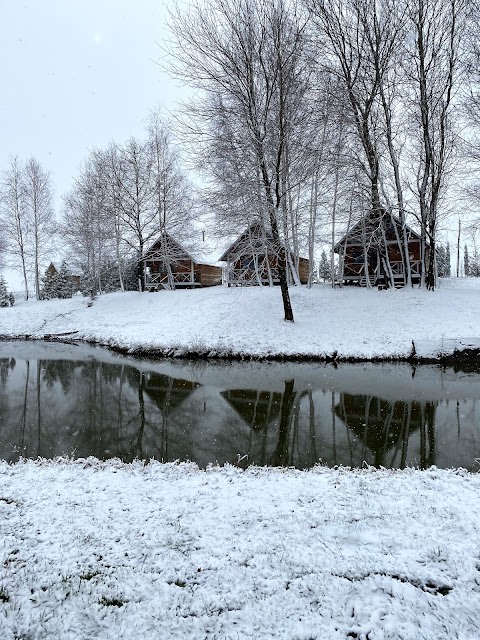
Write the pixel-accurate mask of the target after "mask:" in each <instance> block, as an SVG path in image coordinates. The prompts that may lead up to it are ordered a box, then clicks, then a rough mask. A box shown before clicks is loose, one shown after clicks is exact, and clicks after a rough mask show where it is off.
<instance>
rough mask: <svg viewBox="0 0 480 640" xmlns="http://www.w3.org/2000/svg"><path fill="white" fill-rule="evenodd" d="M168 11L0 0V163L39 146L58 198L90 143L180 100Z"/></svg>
mask: <svg viewBox="0 0 480 640" xmlns="http://www.w3.org/2000/svg"><path fill="white" fill-rule="evenodd" d="M166 14H167V12H166V9H165V3H164V2H162V0H0V78H1V84H0V96H1V97H0V169H4V168H6V166H7V164H8V161H9V157H10V156H12V155H19V156H20V157H22V158H25V157H28V156H30V155H33V156H35V157H36V158H37V159H38V160H39V161H40V162H41V163H42V165H43V166H44V167H45V168H46V169H48V170H49V171H51V173H52V177H53V183H54V187H55V192H56V202H58V201H59V196H60V194H62V193H64V192H65V191H66V190H67V189H68V188H69V187H70V185H71V183H72V177H73V176H75V175H76V173H77V168H78V165H79V164H80V162H81V161H82V160H83V159H84V158H85V156H86V154H87V151H88V149H91V148H93V147H102V146H104V145H107V144H108V142H109V141H110V140H112V139H114V140H116V141H118V142H121V141H123V140H125V139H126V138H128V137H129V136H130V135H141V133H142V127H143V124H144V122H145V120H146V118H147V117H148V114H149V112H150V111H151V110H153V109H154V108H155V107H156V106H158V105H160V106H164V107H166V108H167V109H168V108H174V105H175V100H177V99H178V96H179V94H180V90H179V89H178V88H177V87H176V85H175V83H174V81H172V80H171V79H169V78H168V76H167V74H166V73H165V72H163V71H162V69H161V68H160V67H159V66H158V62H159V61H160V60H161V58H162V56H163V53H162V50H161V48H160V46H159V45H160V44H161V43H162V42H164V41H165V39H166V38H167V32H166V26H165V19H166Z"/></svg>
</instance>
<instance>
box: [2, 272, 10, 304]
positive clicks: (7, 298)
mask: <svg viewBox="0 0 480 640" xmlns="http://www.w3.org/2000/svg"><path fill="white" fill-rule="evenodd" d="M9 306H10V296H9V294H8V291H7V285H6V283H5V279H4V277H3V276H2V275H0V307H9Z"/></svg>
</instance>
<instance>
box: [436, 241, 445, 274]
mask: <svg viewBox="0 0 480 640" xmlns="http://www.w3.org/2000/svg"><path fill="white" fill-rule="evenodd" d="M446 257H447V250H446V249H445V247H444V246H443V244H437V273H438V277H439V278H445V269H446Z"/></svg>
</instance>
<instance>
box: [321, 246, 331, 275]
mask: <svg viewBox="0 0 480 640" xmlns="http://www.w3.org/2000/svg"><path fill="white" fill-rule="evenodd" d="M318 277H319V279H320V280H323V282H330V281H331V279H332V269H331V266H330V260H328V258H327V252H326V251H325V249H324V250H323V251H322V257H321V258H320V263H319V265H318Z"/></svg>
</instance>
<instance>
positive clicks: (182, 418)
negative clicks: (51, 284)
mask: <svg viewBox="0 0 480 640" xmlns="http://www.w3.org/2000/svg"><path fill="white" fill-rule="evenodd" d="M32 349H33V347H32ZM40 353H41V354H42V356H43V354H44V351H41V352H40ZM77 354H78V352H77V351H75V349H73V348H72V356H73V357H71V358H70V359H66V360H61V359H57V360H48V359H46V358H44V357H38V358H31V359H30V360H29V359H27V358H25V359H22V358H17V359H13V358H11V357H10V358H0V459H5V460H9V461H11V462H13V461H15V460H18V458H19V457H20V456H25V457H32V458H35V457H37V456H44V457H48V458H53V457H55V456H58V455H73V456H75V457H86V456H90V455H92V456H96V457H98V458H100V459H106V458H112V457H119V458H121V459H122V460H124V461H125V462H129V461H131V460H133V459H135V458H141V459H151V458H155V459H157V460H161V461H166V462H168V461H173V460H191V461H194V462H197V463H198V464H199V466H201V467H205V466H207V465H208V464H210V463H219V464H224V463H226V462H228V463H234V464H240V465H241V466H248V465H249V464H255V465H260V466H264V465H272V466H295V467H297V468H310V467H312V466H313V465H315V464H317V463H322V464H327V465H330V466H333V465H346V466H352V467H360V466H362V464H364V463H367V464H370V465H376V466H385V467H405V466H407V465H411V466H417V467H421V468H426V467H428V466H430V465H432V464H437V465H438V466H444V467H445V466H450V465H451V464H452V462H453V463H454V466H465V467H466V468H469V469H476V468H477V467H478V463H476V462H475V460H476V459H477V458H479V457H480V432H479V429H478V425H479V424H480V407H479V406H478V404H477V405H476V404H475V402H476V401H475V399H472V398H469V396H468V395H467V396H466V399H465V400H460V401H459V400H456V401H454V402H452V401H451V400H448V399H440V400H438V399H437V400H423V399H422V398H421V396H419V395H418V393H417V391H416V390H414V391H412V392H411V395H412V396H414V399H405V398H404V399H403V400H398V401H393V400H387V399H385V398H381V397H379V396H376V395H367V394H363V395H355V394H352V393H347V392H345V391H341V390H340V389H338V387H339V386H340V384H342V381H341V380H340V381H335V384H333V383H332V378H331V377H325V379H324V380H325V383H324V382H323V381H322V382H321V384H318V385H317V386H313V385H312V386H310V384H309V380H310V378H308V377H307V376H305V375H304V376H303V377H300V376H299V377H298V378H296V379H295V380H294V379H293V376H292V377H291V378H287V379H285V378H284V377H283V376H285V374H286V375H287V376H289V375H290V374H291V373H292V370H291V368H290V367H289V368H285V367H283V366H281V365H279V366H278V368H277V367H276V366H275V367H273V366H271V365H269V366H268V367H264V374H262V375H255V376H251V377H250V375H249V376H248V377H247V376H246V375H245V369H243V370H242V367H240V366H239V367H238V369H236V368H235V367H225V366H222V367H219V368H218V373H216V370H215V366H212V367H211V366H210V365H208V366H206V367H205V371H204V370H203V369H202V370H199V368H198V367H197V366H193V365H191V364H189V365H188V366H183V365H182V366H172V365H171V364H166V365H163V364H160V365H156V366H155V367H152V368H156V369H157V370H156V371H151V370H144V369H143V370H141V369H139V368H137V366H135V363H134V361H130V363H129V362H128V361H125V363H124V362H123V361H120V360H117V361H116V362H104V361H101V360H98V359H97V358H95V357H89V358H88V359H84V360H81V359H79V358H78V357H77ZM7 355H8V353H7ZM260 369H261V367H260V366H258V367H257V366H255V367H252V371H253V372H254V373H255V374H257V373H258V371H259V370H260ZM167 372H168V373H167ZM247 372H249V369H248V367H247ZM346 373H347V377H346V379H347V383H346V384H348V385H350V386H351V381H352V378H351V370H350V369H348V370H347V371H346ZM400 373H401V375H400V374H399V375H398V379H399V380H400V382H401V381H402V379H403V380H404V379H406V378H407V377H408V380H410V379H411V372H410V371H409V370H405V373H403V370H402V371H401V372H400ZM168 374H170V375H168ZM273 375H275V376H276V377H275V378H272V376H273ZM315 375H318V369H312V380H315V377H314V376H315ZM190 378H192V379H190ZM317 379H318V378H317ZM198 380H200V381H201V382H198ZM272 380H275V382H274V383H273V384H272ZM255 381H257V382H258V385H257V388H255V386H256V382H255ZM279 381H281V382H279ZM236 383H238V384H237V386H235V384H236ZM227 387H228V388H227ZM252 387H253V388H252ZM272 387H273V389H275V390H272ZM343 388H345V387H343ZM372 388H375V389H376V388H377V386H375V387H372ZM392 388H393V386H392V385H390V387H387V391H386V395H387V398H388V397H393V398H395V396H390V394H391V393H392ZM382 389H383V387H382V386H381V384H380V383H379V385H378V390H379V391H378V392H379V394H380V393H383V391H382ZM475 389H477V387H475ZM467 390H468V388H467ZM447 391H448V390H447ZM403 393H404V394H405V393H406V392H405V385H404V387H403ZM437 397H438V396H437Z"/></svg>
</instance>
